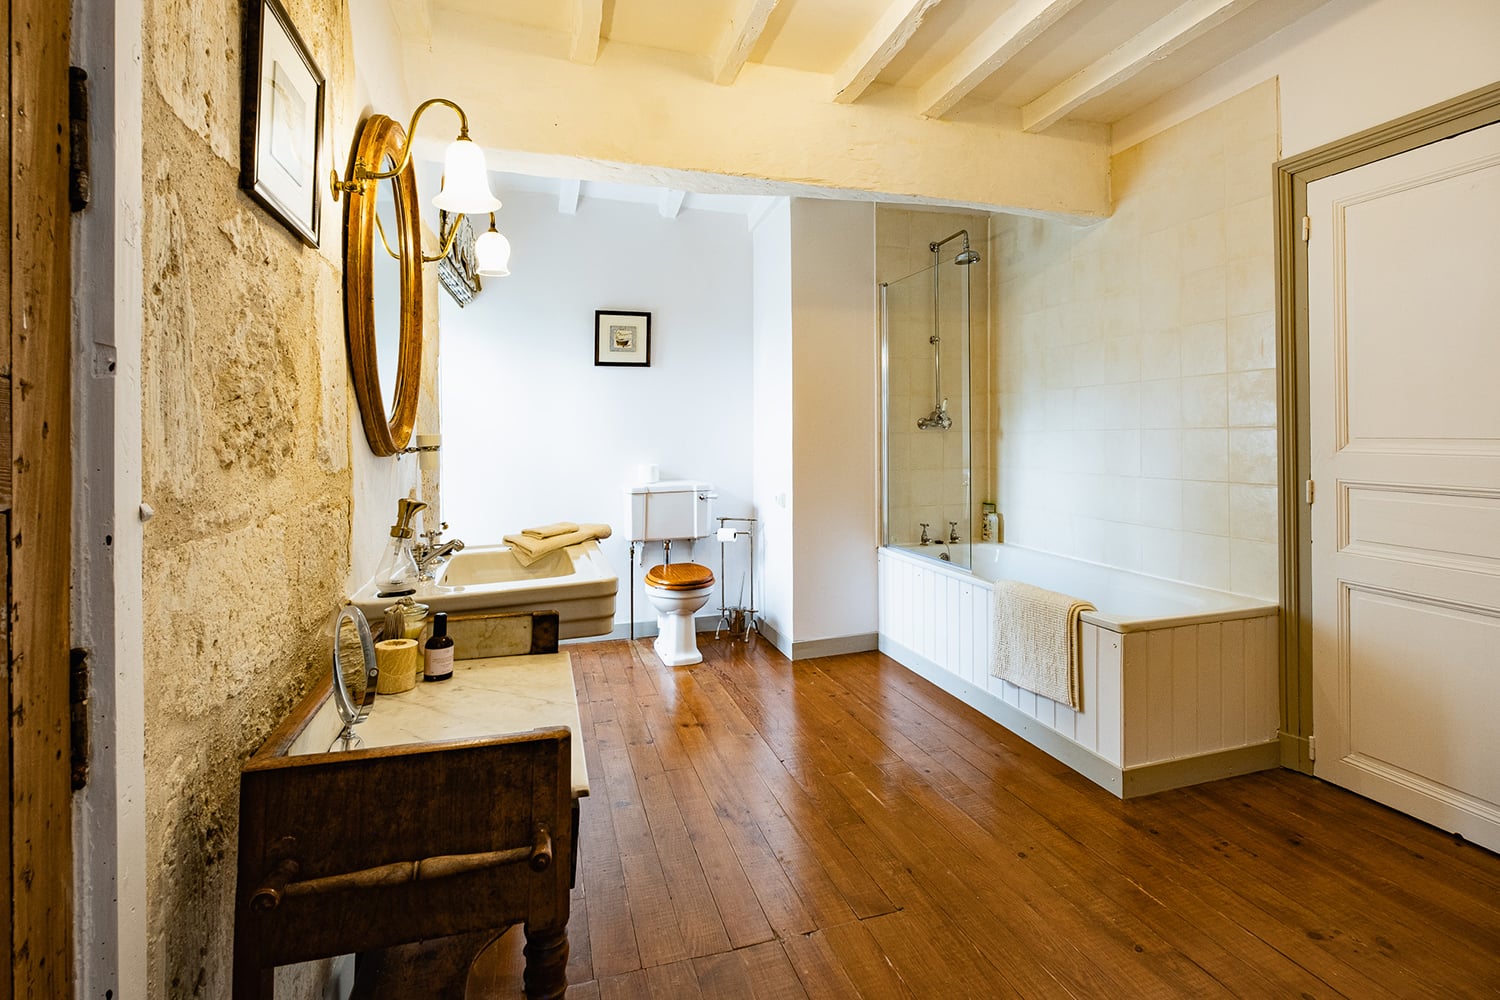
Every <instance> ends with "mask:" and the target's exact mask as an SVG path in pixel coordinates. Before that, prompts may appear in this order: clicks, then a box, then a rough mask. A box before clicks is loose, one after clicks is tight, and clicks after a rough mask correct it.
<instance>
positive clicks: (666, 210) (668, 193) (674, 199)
mask: <svg viewBox="0 0 1500 1000" xmlns="http://www.w3.org/2000/svg"><path fill="white" fill-rule="evenodd" d="M686 197H687V192H686V191H673V190H671V189H670V188H669V189H667V190H665V191H663V192H662V193H661V200H660V201H658V202H657V203H656V207H657V208H658V209H660V210H661V217H662V218H663V219H675V218H677V213H678V212H681V211H682V202H683V199H685V198H686Z"/></svg>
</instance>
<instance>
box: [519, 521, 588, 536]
mask: <svg viewBox="0 0 1500 1000" xmlns="http://www.w3.org/2000/svg"><path fill="white" fill-rule="evenodd" d="M577 530H578V525H576V524H574V523H573V522H572V521H557V522H555V523H553V524H543V525H539V526H538V527H535V528H527V529H526V530H525V531H523V532H521V534H523V535H530V536H531V537H532V538H551V537H552V536H553V535H566V534H568V533H569V532H573V531H577Z"/></svg>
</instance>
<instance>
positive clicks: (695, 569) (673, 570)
mask: <svg viewBox="0 0 1500 1000" xmlns="http://www.w3.org/2000/svg"><path fill="white" fill-rule="evenodd" d="M713 585H714V574H713V570H711V569H709V568H708V567H707V566H700V565H698V564H697V563H670V564H665V565H661V566H652V567H651V569H650V570H648V571H647V572H646V586H648V587H655V588H656V589H657V590H701V589H703V588H704V587H712V586H713Z"/></svg>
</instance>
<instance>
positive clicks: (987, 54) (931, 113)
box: [917, 0, 1080, 118]
mask: <svg viewBox="0 0 1500 1000" xmlns="http://www.w3.org/2000/svg"><path fill="white" fill-rule="evenodd" d="M1079 2H1080V0H1021V2H1020V3H1017V4H1015V5H1014V6H1012V7H1011V8H1010V9H1009V10H1007V11H1006V12H1005V13H1004V14H1003V15H1001V16H1000V17H999V18H997V19H996V20H995V21H994V23H993V24H991V25H990V26H989V27H988V28H986V29H985V30H984V31H983V32H982V33H981V34H980V35H979V37H978V38H976V39H974V41H972V42H970V43H969V44H968V46H967V47H966V48H965V49H964V50H963V51H962V52H960V53H959V54H958V56H957V58H955V59H954V60H953V61H952V62H951V63H949V64H948V65H946V66H944V67H943V68H942V69H940V70H938V71H937V73H935V74H934V75H933V77H932V79H931V80H928V81H927V82H926V83H925V84H923V85H922V86H921V87H920V88H919V89H918V90H917V107H918V108H920V109H921V112H922V115H923V116H924V117H927V118H941V117H942V116H943V115H945V114H947V113H948V112H949V111H951V110H952V109H953V106H954V105H955V104H957V103H958V102H959V101H961V100H963V99H964V98H965V97H967V96H968V95H969V93H970V92H971V91H972V90H973V89H974V88H975V87H977V86H979V85H980V84H981V83H983V82H984V81H985V80H986V79H988V78H989V77H990V76H991V75H993V74H994V72H995V71H996V70H997V69H999V68H1000V67H1001V66H1003V65H1005V64H1006V63H1007V62H1010V60H1011V59H1013V58H1015V56H1016V53H1018V52H1020V51H1021V50H1022V49H1024V48H1025V47H1026V46H1028V45H1030V44H1031V43H1032V42H1034V41H1036V40H1037V38H1039V37H1040V36H1041V34H1042V32H1044V31H1046V30H1047V29H1048V28H1050V27H1052V25H1053V24H1055V23H1056V22H1057V19H1058V18H1060V17H1062V16H1063V15H1064V14H1066V13H1067V12H1068V11H1070V10H1072V9H1073V8H1074V7H1076V6H1078V4H1079Z"/></svg>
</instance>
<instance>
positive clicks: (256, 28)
mask: <svg viewBox="0 0 1500 1000" xmlns="http://www.w3.org/2000/svg"><path fill="white" fill-rule="evenodd" d="M241 53H242V60H243V69H244V74H243V75H244V91H243V95H242V98H243V99H242V102H241V109H240V187H242V188H244V189H245V191H246V192H248V193H249V195H250V197H251V198H253V199H255V201H256V202H258V203H259V204H260V205H261V207H263V208H264V209H265V210H266V211H268V212H270V213H271V215H272V216H273V217H274V218H275V219H276V220H277V221H278V222H280V223H281V224H282V225H284V226H286V227H287V228H288V229H290V230H291V231H292V232H293V233H295V234H296V235H297V237H298V238H299V239H301V240H302V242H303V243H305V244H307V245H308V246H310V247H317V245H318V240H319V236H320V232H321V225H322V207H323V192H322V188H321V187H320V186H319V184H318V176H319V172H320V164H321V162H322V159H321V158H322V154H323V148H322V147H323V101H324V93H323V92H324V84H325V79H324V76H323V71H322V70H321V69H319V68H318V64H317V63H315V62H313V58H312V55H311V54H310V53H309V52H308V49H307V43H306V42H304V41H303V40H302V35H301V34H300V33H298V31H297V26H296V25H294V24H293V23H292V19H291V17H290V16H289V15H288V14H287V12H286V8H285V7H283V6H282V5H281V0H248V2H247V4H246V7H245V25H244V45H243V47H242V49H241Z"/></svg>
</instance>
